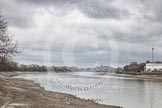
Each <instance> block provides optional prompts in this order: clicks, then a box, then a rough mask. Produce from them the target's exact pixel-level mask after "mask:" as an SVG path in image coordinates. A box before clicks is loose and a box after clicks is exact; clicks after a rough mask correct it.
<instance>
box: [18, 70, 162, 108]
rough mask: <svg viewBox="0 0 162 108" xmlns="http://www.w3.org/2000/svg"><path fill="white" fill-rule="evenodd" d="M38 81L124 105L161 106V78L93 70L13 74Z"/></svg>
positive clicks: (130, 107) (58, 89) (48, 87)
mask: <svg viewBox="0 0 162 108" xmlns="http://www.w3.org/2000/svg"><path fill="white" fill-rule="evenodd" d="M17 77H19V78H25V79H30V80H33V81H34V82H36V83H40V84H41V86H43V87H44V88H45V89H46V90H50V91H55V92H63V93H68V94H72V95H76V96H77V97H80V98H85V99H94V100H95V101H97V102H99V103H101V104H107V105H118V106H122V107H124V108H162V81H161V80H156V79H147V78H132V77H124V76H123V77H118V76H108V75H101V74H99V73H94V72H73V73H54V72H48V73H41V74H40V73H39V74H34V73H33V74H22V75H20V76H17Z"/></svg>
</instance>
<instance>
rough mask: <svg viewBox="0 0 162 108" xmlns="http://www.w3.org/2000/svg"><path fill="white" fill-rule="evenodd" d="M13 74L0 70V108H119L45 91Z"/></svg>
mask: <svg viewBox="0 0 162 108" xmlns="http://www.w3.org/2000/svg"><path fill="white" fill-rule="evenodd" d="M15 75H17V74H16V73H11V72H0V108H121V107H118V106H108V105H101V104H97V103H95V102H93V101H91V100H83V99H80V98H77V97H75V96H72V95H69V94H64V93H57V92H50V91H46V90H44V88H43V87H40V84H36V83H34V82H33V81H29V80H25V79H17V78H11V77H12V76H15Z"/></svg>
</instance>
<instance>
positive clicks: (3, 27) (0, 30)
mask: <svg viewBox="0 0 162 108" xmlns="http://www.w3.org/2000/svg"><path fill="white" fill-rule="evenodd" d="M17 53H19V51H18V44H17V42H13V40H12V37H11V36H10V35H9V32H8V24H7V22H6V20H5V19H4V18H3V17H2V16H1V13H0V65H1V66H0V68H2V67H4V65H6V64H7V62H8V61H9V60H11V59H12V56H13V55H15V54H17ZM2 64H3V66H2Z"/></svg>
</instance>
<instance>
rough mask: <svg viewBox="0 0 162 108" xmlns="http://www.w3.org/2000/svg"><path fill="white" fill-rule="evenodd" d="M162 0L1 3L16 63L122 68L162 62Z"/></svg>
mask: <svg viewBox="0 0 162 108" xmlns="http://www.w3.org/2000/svg"><path fill="white" fill-rule="evenodd" d="M161 5H162V1H161V0H0V10H1V13H2V15H3V16H4V17H5V18H6V19H7V21H8V23H9V31H10V34H12V35H14V40H16V41H18V42H19V44H20V45H19V46H20V49H21V51H22V53H21V54H19V55H18V56H16V57H14V59H15V60H16V61H18V62H20V63H25V64H32V63H36V64H47V65H69V66H70V65H73V66H80V67H90V66H95V65H100V64H103V65H111V66H115V67H117V66H122V65H125V64H128V63H130V62H133V61H137V62H145V61H146V60H150V59H151V48H152V46H153V47H154V48H155V59H156V60H162V48H161V46H162V7H161Z"/></svg>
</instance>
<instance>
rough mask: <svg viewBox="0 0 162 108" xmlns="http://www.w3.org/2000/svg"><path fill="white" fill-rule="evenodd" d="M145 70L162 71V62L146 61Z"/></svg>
mask: <svg viewBox="0 0 162 108" xmlns="http://www.w3.org/2000/svg"><path fill="white" fill-rule="evenodd" d="M145 71H146V72H162V63H161V62H154V63H146V66H145Z"/></svg>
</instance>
